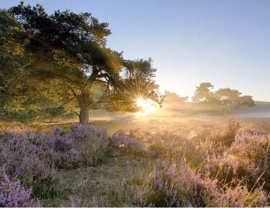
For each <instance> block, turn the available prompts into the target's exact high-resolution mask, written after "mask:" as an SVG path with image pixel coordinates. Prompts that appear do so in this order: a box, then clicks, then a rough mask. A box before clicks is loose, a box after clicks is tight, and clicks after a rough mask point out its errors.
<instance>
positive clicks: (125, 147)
mask: <svg viewBox="0 0 270 208" xmlns="http://www.w3.org/2000/svg"><path fill="white" fill-rule="evenodd" d="M90 125H93V126H95V127H97V128H101V127H102V128H107V129H108V132H109V136H110V140H111V142H110V143H109V144H108V151H107V153H106V156H105V158H104V159H103V161H102V162H101V163H98V164H94V166H91V167H90V166H85V167H77V168H75V169H65V168H64V169H58V170H56V172H55V174H56V175H55V177H56V178H57V179H58V184H57V185H56V187H55V189H56V190H57V194H54V197H53V198H47V199H40V200H41V203H42V205H44V206H94V207H96V206H120V207H123V206H125V207H126V206H130V207H132V206H229V207H231V206H267V205H269V198H268V195H269V193H270V186H269V184H268V181H269V179H270V171H269V170H270V160H269V159H268V158H270V151H269V149H270V148H268V146H270V137H269V133H270V119H262V120H260V119H239V120H234V119H220V118H219V119H217V118H207V117H205V118H196V117H189V118H175V119H152V120H151V119H150V120H142V121H138V120H137V121H136V120H133V121H95V122H91V123H90ZM3 126H4V125H2V128H3ZM61 127H64V128H69V127H70V124H63V125H61ZM9 128H11V129H14V128H15V130H16V131H25V130H26V129H27V130H28V129H31V130H32V131H33V129H34V128H36V129H42V130H43V131H45V132H49V131H50V129H51V128H52V126H51V125H46V126H44V125H39V126H38V125H36V126H30V127H23V128H21V129H20V130H19V129H18V126H16V125H14V126H11V125H10V127H9ZM119 129H122V130H123V131H122V133H121V132H120V133H117V134H113V133H115V132H117V131H118V130H119ZM82 145H83V144H82ZM104 148H105V147H104ZM104 150H105V149H104ZM87 154H88V153H87ZM91 157H94V155H91ZM0 179H1V178H0Z"/></svg>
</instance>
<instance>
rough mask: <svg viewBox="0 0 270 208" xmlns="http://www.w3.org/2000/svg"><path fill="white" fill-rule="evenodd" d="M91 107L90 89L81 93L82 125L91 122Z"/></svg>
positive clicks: (80, 116) (80, 117)
mask: <svg viewBox="0 0 270 208" xmlns="http://www.w3.org/2000/svg"><path fill="white" fill-rule="evenodd" d="M90 105H91V99H90V92H89V90H88V89H84V90H82V91H81V99H80V115H79V119H80V123H81V124H88V121H89V106H90Z"/></svg>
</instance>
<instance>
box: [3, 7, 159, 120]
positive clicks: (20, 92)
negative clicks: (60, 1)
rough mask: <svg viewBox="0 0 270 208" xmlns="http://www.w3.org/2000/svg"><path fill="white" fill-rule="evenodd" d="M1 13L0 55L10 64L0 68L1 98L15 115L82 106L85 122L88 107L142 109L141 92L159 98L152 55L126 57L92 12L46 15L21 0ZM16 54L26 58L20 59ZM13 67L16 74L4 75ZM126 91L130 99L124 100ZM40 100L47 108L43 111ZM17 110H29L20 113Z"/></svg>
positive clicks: (51, 111) (39, 9)
mask: <svg viewBox="0 0 270 208" xmlns="http://www.w3.org/2000/svg"><path fill="white" fill-rule="evenodd" d="M1 16H2V17H3V20H4V21H1V24H0V28H3V30H2V31H1V33H0V42H1V43H2V44H0V60H3V63H6V65H7V66H5V68H6V70H5V71H3V72H0V87H1V88H2V89H4V88H5V90H3V91H1V103H2V106H3V107H4V108H6V109H11V110H14V111H16V112H15V113H11V114H12V115H13V117H14V118H19V119H20V118H22V120H26V119H28V118H29V119H31V118H34V117H35V116H39V117H40V114H39V115H37V114H38V113H33V111H39V113H41V112H43V113H44V117H46V115H47V114H48V115H51V116H56V115H58V114H59V112H60V110H59V109H57V107H64V108H65V110H66V111H73V110H74V109H76V108H80V114H79V115H78V116H79V118H80V122H81V123H87V122H88V111H89V110H90V109H97V108H106V109H110V110H123V111H132V112H134V111H136V110H140V109H138V108H136V98H137V97H138V96H140V97H143V98H149V99H152V100H154V101H155V102H158V103H161V101H162V100H161V99H160V97H159V96H158V93H157V89H158V86H157V85H155V84H154V81H153V80H152V78H153V77H154V73H155V72H156V69H154V68H152V65H151V61H152V60H151V59H148V60H143V59H139V60H137V61H131V60H125V59H124V58H123V55H122V52H121V53H119V52H117V51H114V50H112V49H110V48H107V47H106V41H107V40H106V37H107V36H108V35H110V34H111V31H110V30H109V29H108V23H100V22H99V21H98V20H97V19H96V18H94V17H93V16H92V15H91V14H90V13H79V14H76V13H74V12H71V11H69V10H66V11H62V12H61V11H59V10H57V11H55V12H54V13H53V14H52V15H48V14H47V13H46V11H45V9H44V8H43V7H42V6H41V5H39V4H37V5H36V6H30V5H24V3H23V2H21V3H20V4H19V5H18V6H14V7H12V8H10V9H9V10H8V11H1ZM18 58H20V59H22V60H23V61H21V60H19V62H18V61H17V59H18ZM4 60H7V61H4ZM8 60H9V61H8ZM17 62H18V63H17ZM3 67H4V66H3ZM10 70H13V71H14V73H9V75H10V76H9V77H6V76H5V75H6V74H7V72H8V71H10ZM15 72H16V73H15ZM120 72H121V74H120ZM122 72H124V74H125V76H122ZM138 77H140V79H141V81H140V82H139V83H138V82H137V78H138ZM53 82H55V83H53ZM134 83H136V84H139V85H140V86H137V85H134ZM97 86H98V90H96V87H97ZM128 87H132V88H136V89H135V91H136V90H137V89H139V88H140V89H146V90H144V91H143V92H140V94H138V93H137V94H131V93H127V91H128V90H130V89H127V88H128ZM1 88H0V90H1ZM101 89H102V91H103V92H102V95H101V96H100V97H99V99H95V98H96V91H101ZM37 90H39V92H38V95H36V91H37ZM147 90H148V91H147ZM48 91H51V93H48ZM98 94H100V93H98ZM126 96H130V97H131V98H129V99H131V100H132V99H133V100H132V102H125V100H126ZM135 96H136V97H135ZM134 99H135V102H134ZM14 102H15V103H14ZM114 102H117V105H116V104H115V103H114ZM11 103H12V104H11ZM41 103H42V106H44V105H45V106H46V107H48V109H47V110H40V109H42V108H41V107H40V106H41ZM14 104H15V105H14ZM14 106H16V108H17V109H16V108H14ZM116 106H119V108H117V107H116ZM43 108H44V107H43ZM50 108H54V109H56V110H54V111H53V110H52V109H50ZM30 109H31V110H33V111H31V110H30ZM17 111H26V112H25V114H22V115H17V114H19V113H18V112H17ZM62 112H64V111H62ZM34 114H35V115H34Z"/></svg>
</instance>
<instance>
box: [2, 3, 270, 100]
mask: <svg viewBox="0 0 270 208" xmlns="http://www.w3.org/2000/svg"><path fill="white" fill-rule="evenodd" d="M19 2H20V0H0V8H9V7H11V6H15V5H18V3H19ZM24 2H25V3H26V4H30V5H36V4H37V3H39V4H41V5H42V6H43V7H44V8H45V9H46V11H47V13H48V14H51V13H53V12H54V11H55V10H61V11H63V10H66V9H69V10H71V11H73V12H76V13H80V12H90V13H91V14H92V15H93V16H94V17H96V18H98V19H99V21H100V22H108V23H109V29H110V30H111V31H112V35H110V36H109V37H108V38H107V39H108V43H107V46H108V47H110V48H112V49H114V50H117V51H123V55H124V57H125V58H126V59H138V58H143V59H148V58H152V59H153V66H154V67H155V68H156V69H157V73H156V78H155V79H156V82H157V84H159V85H160V89H161V91H164V90H169V91H171V92H176V93H178V95H180V96H189V97H192V96H193V95H194V92H195V90H196V86H199V85H200V83H201V82H211V83H212V84H213V85H214V86H215V89H216V90H217V89H219V88H227V87H229V88H231V89H237V90H239V91H240V92H242V93H243V95H252V96H253V98H254V100H260V101H270V24H269V23H270V22H269V19H270V12H269V9H270V0H25V1H24Z"/></svg>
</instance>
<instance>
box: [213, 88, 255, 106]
mask: <svg viewBox="0 0 270 208" xmlns="http://www.w3.org/2000/svg"><path fill="white" fill-rule="evenodd" d="M215 94H216V95H217V96H218V97H219V100H220V102H221V104H222V105H223V106H231V107H232V108H237V107H243V106H247V107H254V106H255V102H254V100H253V99H252V96H249V95H245V96H241V94H242V93H241V92H239V91H238V90H232V89H230V88H221V89H219V90H218V91H216V92H215Z"/></svg>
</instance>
